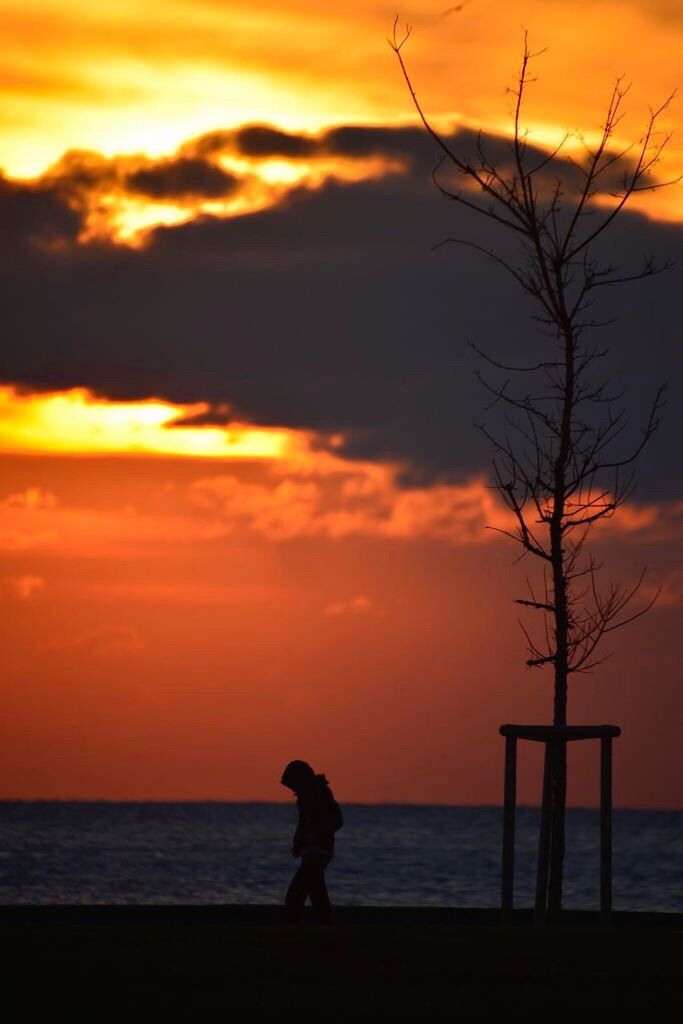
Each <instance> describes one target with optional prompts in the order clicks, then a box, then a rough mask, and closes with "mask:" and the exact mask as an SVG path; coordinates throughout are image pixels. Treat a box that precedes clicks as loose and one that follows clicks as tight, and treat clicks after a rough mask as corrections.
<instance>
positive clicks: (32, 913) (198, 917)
mask: <svg viewBox="0 0 683 1024" xmlns="http://www.w3.org/2000/svg"><path fill="white" fill-rule="evenodd" d="M283 913H284V911H283V907H282V906H279V905H269V904H257V903H232V904H126V903H120V904H119V903H114V904H99V903H89V904H85V903H84V904H4V905H1V906H0V926H2V925H12V924H31V925H50V924H64V925H84V926H88V925H127V926H134V925H163V926H173V925H179V926H201V925H228V926H233V925H239V926H251V927H257V926H261V927H262V926H272V925H281V924H282V923H283ZM334 916H335V924H336V925H340V926H342V925H344V926H350V927H364V926H374V925H383V926H387V925H388V926H401V927H404V926H410V925H413V926H416V927H425V926H440V927H441V926H453V927H464V926H472V927H480V928H496V927H498V928H501V927H513V928H515V927H522V928H524V927H532V926H533V910H532V909H531V908H529V907H522V908H519V909H516V910H514V911H513V913H512V918H511V920H510V921H509V922H508V923H507V924H506V925H505V926H503V923H502V921H501V911H500V910H499V909H498V908H489V907H410V906H406V907H402V906H357V907H356V906H335V907H334ZM554 926H555V927H568V928H591V929H592V928H600V927H601V925H600V914H599V911H597V910H563V911H562V913H561V915H560V918H559V920H558V921H557V922H555V925H554ZM610 927H612V928H619V929H622V928H628V929H631V928H671V929H681V930H683V913H674V912H664V911H641V910H615V911H613V912H612V919H611V925H610Z"/></svg>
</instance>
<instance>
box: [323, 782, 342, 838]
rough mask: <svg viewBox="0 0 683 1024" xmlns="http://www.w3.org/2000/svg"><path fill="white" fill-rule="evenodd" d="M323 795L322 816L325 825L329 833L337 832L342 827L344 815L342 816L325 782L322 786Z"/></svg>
mask: <svg viewBox="0 0 683 1024" xmlns="http://www.w3.org/2000/svg"><path fill="white" fill-rule="evenodd" d="M322 791H323V794H324V815H325V824H326V825H327V827H328V828H329V830H330V832H338V831H339V829H340V828H342V827H343V825H344V815H343V814H342V810H341V807H340V806H339V804H338V803H337V801H336V800H335V799H334V796H333V794H332V790H331V789H330V787H329V785H328V784H327V781H325V783H324V785H323V786H322Z"/></svg>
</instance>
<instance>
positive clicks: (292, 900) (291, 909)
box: [285, 861, 310, 924]
mask: <svg viewBox="0 0 683 1024" xmlns="http://www.w3.org/2000/svg"><path fill="white" fill-rule="evenodd" d="M309 891H310V879H309V872H308V871H307V869H306V865H305V864H304V863H303V861H302V863H301V864H300V865H299V868H298V870H297V871H296V873H295V875H294V878H293V879H292V881H291V882H290V885H289V889H288V890H287V895H286V896H285V910H286V912H287V920H288V921H291V922H292V923H294V924H298V923H299V922H300V921H301V918H302V916H303V912H304V904H305V903H306V897H307V896H308V894H309Z"/></svg>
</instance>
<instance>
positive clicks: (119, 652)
mask: <svg viewBox="0 0 683 1024" xmlns="http://www.w3.org/2000/svg"><path fill="white" fill-rule="evenodd" d="M46 649H47V650H48V651H51V652H53V653H56V654H67V655H68V654H81V655H87V656H89V657H97V658H103V659H109V658H129V657H135V656H136V655H139V654H141V653H142V652H143V651H144V649H145V644H144V641H143V639H142V637H141V635H140V633H139V631H138V630H137V629H134V628H133V627H131V626H113V625H111V626H110V625H103V626H97V627H96V628H94V629H89V630H86V631H85V632H83V633H77V634H76V635H75V636H71V637H64V638H60V639H58V640H52V641H51V642H50V643H49V644H48V645H47V648H46Z"/></svg>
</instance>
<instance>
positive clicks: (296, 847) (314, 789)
mask: <svg viewBox="0 0 683 1024" xmlns="http://www.w3.org/2000/svg"><path fill="white" fill-rule="evenodd" d="M280 782H281V783H282V785H283V786H286V787H287V789H291V791H292V792H293V793H294V795H295V796H296V804H297V808H298V811H299V821H298V824H297V827H296V831H295V833H294V838H293V840H292V855H293V856H294V857H299V858H301V864H300V865H299V868H298V869H297V871H296V873H295V875H294V877H293V879H292V881H291V884H290V886H289V889H288V890H287V895H286V897H285V909H286V914H287V919H288V920H289V921H291V922H292V923H295V924H298V923H300V922H301V920H302V918H303V912H304V905H305V903H306V899H307V898H309V897H310V900H311V905H312V907H313V911H314V913H315V916H316V919H317V921H318V922H319V923H321V924H330V923H331V921H332V907H331V905H330V898H329V895H328V892H327V886H326V885H325V868H326V867H327V865H328V864H329V863H330V861H331V860H332V857H333V856H334V834H335V832H338V831H339V829H340V828H341V827H342V825H343V824H344V818H343V815H342V812H341V808H340V807H339V804H338V803H337V801H336V800H335V798H334V795H333V793H332V790H331V789H330V787H329V784H328V782H327V779H326V778H325V776H324V775H316V773H315V772H314V771H313V769H312V768H311V766H310V764H308V763H307V762H306V761H290V762H289V764H288V765H287V767H286V768H285V770H284V772H283V773H282V778H281V780H280Z"/></svg>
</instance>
